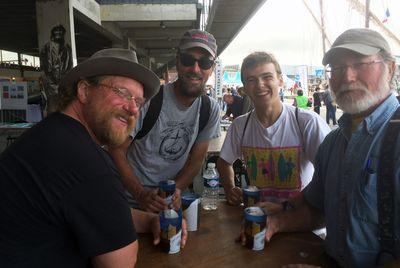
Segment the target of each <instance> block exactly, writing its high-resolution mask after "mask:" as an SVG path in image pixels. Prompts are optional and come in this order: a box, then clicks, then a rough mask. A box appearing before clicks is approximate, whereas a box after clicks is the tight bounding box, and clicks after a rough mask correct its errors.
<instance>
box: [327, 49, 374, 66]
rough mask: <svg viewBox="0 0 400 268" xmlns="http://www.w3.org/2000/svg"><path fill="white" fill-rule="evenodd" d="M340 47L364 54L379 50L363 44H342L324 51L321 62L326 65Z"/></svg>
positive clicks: (371, 53) (369, 54) (367, 54)
mask: <svg viewBox="0 0 400 268" xmlns="http://www.w3.org/2000/svg"><path fill="white" fill-rule="evenodd" d="M341 49H347V50H351V51H354V52H356V53H359V54H362V55H365V56H371V55H374V54H376V53H378V52H379V51H380V48H376V47H371V46H368V45H364V44H343V45H340V46H336V47H334V48H331V49H330V50H329V51H328V52H326V53H325V55H324V58H323V59H322V64H323V65H327V64H328V63H330V62H331V60H332V58H334V55H335V54H336V53H337V52H338V51H340V50H341Z"/></svg>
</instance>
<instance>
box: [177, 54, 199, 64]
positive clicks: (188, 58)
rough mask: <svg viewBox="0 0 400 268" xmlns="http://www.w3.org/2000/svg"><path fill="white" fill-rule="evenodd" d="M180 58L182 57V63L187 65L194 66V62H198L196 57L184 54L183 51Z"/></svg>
mask: <svg viewBox="0 0 400 268" xmlns="http://www.w3.org/2000/svg"><path fill="white" fill-rule="evenodd" d="M179 59H180V61H181V63H182V65H183V66H186V67H190V66H193V65H194V63H195V62H196V59H195V58H194V57H192V56H191V55H188V54H184V53H182V54H181V55H180V56H179Z"/></svg>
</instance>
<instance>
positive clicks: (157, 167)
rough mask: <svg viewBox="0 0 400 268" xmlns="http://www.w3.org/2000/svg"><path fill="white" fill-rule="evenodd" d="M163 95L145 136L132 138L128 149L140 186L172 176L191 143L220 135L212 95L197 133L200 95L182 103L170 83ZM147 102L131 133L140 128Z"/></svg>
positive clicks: (216, 108)
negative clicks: (161, 102) (150, 127)
mask: <svg viewBox="0 0 400 268" xmlns="http://www.w3.org/2000/svg"><path fill="white" fill-rule="evenodd" d="M163 95H164V96H163V104H162V108H161V112H160V115H159V117H158V119H157V122H156V123H155V124H154V126H153V128H152V129H151V130H150V131H149V133H148V134H147V135H146V136H145V137H143V138H142V139H140V140H135V141H134V142H132V144H131V145H130V147H129V149H128V153H127V158H128V160H129V163H130V165H131V166H132V168H133V170H134V173H135V174H136V175H137V176H138V178H139V179H140V181H141V183H142V185H143V186H149V187H154V186H158V182H160V181H163V180H167V179H173V178H175V176H176V174H177V173H178V172H179V171H180V170H181V168H182V167H183V166H184V164H185V162H186V159H187V158H188V155H189V152H190V149H191V148H192V146H193V144H194V143H196V142H200V141H206V140H211V139H214V138H217V137H219V136H220V135H221V133H220V126H219V107H218V104H217V102H216V101H215V100H214V99H211V106H210V117H209V120H208V122H207V124H206V126H205V127H204V129H203V130H202V131H201V133H199V135H197V132H198V128H199V117H200V104H201V98H197V99H196V100H195V101H194V102H193V104H192V105H191V106H190V107H184V106H183V105H181V104H180V103H178V101H177V99H176V96H175V93H174V91H173V84H172V83H170V84H167V85H165V86H164V93H163ZM149 103H150V102H147V104H146V105H145V106H144V107H143V110H142V111H141V115H140V118H139V120H138V124H137V128H136V129H135V130H134V131H133V133H132V137H134V136H135V135H136V133H137V132H138V131H139V130H140V128H141V125H142V122H143V118H144V116H145V114H146V112H147V110H148V107H149Z"/></svg>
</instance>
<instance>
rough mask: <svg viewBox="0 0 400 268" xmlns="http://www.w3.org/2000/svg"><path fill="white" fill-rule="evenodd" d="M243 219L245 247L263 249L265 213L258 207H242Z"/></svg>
mask: <svg viewBox="0 0 400 268" xmlns="http://www.w3.org/2000/svg"><path fill="white" fill-rule="evenodd" d="M244 219H245V222H244V232H245V235H246V247H248V248H250V249H252V250H263V249H264V245H265V232H266V220H267V215H266V214H265V212H264V211H263V210H262V209H261V208H259V207H248V208H245V209H244Z"/></svg>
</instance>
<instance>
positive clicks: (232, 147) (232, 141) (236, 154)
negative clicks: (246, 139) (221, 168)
mask: <svg viewBox="0 0 400 268" xmlns="http://www.w3.org/2000/svg"><path fill="white" fill-rule="evenodd" d="M241 119H244V120H246V116H243V117H239V118H236V119H235V120H233V122H232V124H231V126H230V127H229V129H228V133H227V134H226V137H225V141H224V144H223V145H222V148H221V152H220V153H219V157H220V158H222V159H223V160H225V161H226V162H227V163H229V164H231V165H233V163H234V162H235V161H236V159H238V158H240V157H241V156H242V150H241V148H240V139H241V138H242V133H243V127H240V125H242V124H241V123H243V120H241ZM249 123H250V122H249ZM247 127H249V126H247Z"/></svg>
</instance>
